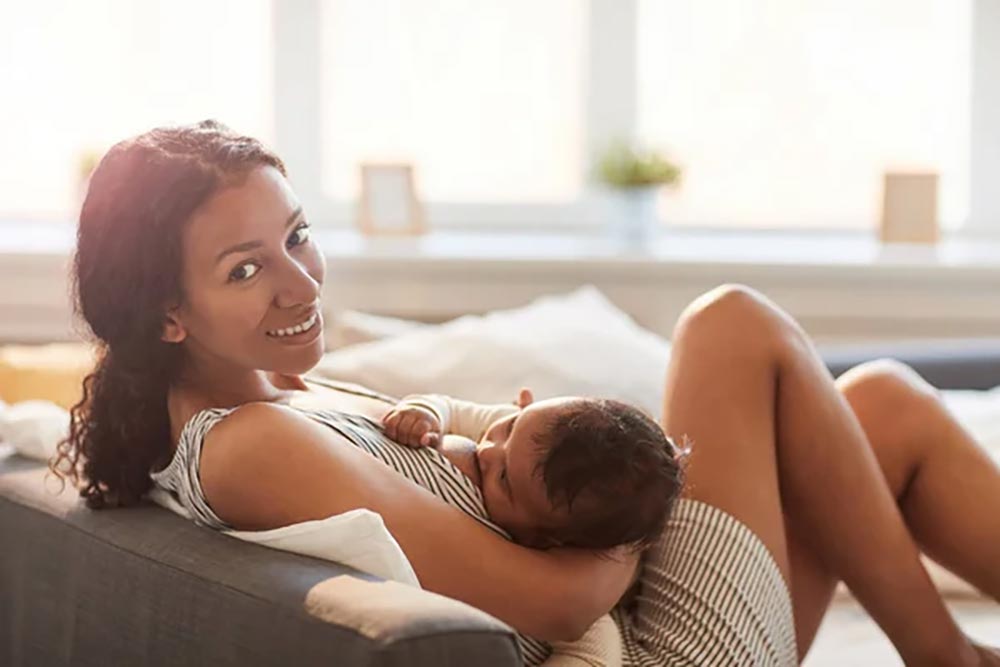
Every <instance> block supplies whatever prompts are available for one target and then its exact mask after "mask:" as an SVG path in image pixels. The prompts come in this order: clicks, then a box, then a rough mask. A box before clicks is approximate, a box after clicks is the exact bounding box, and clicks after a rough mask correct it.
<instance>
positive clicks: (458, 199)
mask: <svg viewBox="0 0 1000 667" xmlns="http://www.w3.org/2000/svg"><path fill="white" fill-rule="evenodd" d="M998 7H1000V4H998V3H997V2H996V0H879V1H878V2H874V3H873V2H868V1H866V0H766V1H764V2H753V3H747V2H743V1H742V0H545V1H543V2H539V1H537V0H476V1H475V2H468V1H467V0H420V1H419V2H414V1H411V0H296V1H294V2H292V1H284V0H88V1H87V2H77V1H74V0H39V1H38V2H16V3H15V2H9V3H2V4H0V91H2V94H3V99H4V104H3V105H2V106H0V145H2V146H3V147H4V148H5V149H6V155H5V159H4V160H3V161H0V218H15V219H30V218H55V219H67V218H71V217H73V212H74V211H75V208H76V205H77V201H78V196H79V195H78V193H77V192H76V183H77V182H78V180H79V177H78V172H79V170H80V165H81V163H82V162H83V159H82V158H83V156H85V155H86V154H87V153H88V152H95V151H96V152H100V151H103V150H104V149H106V148H107V147H108V146H109V145H110V144H111V143H112V142H113V141H116V140H118V139H121V138H123V137H124V136H127V135H129V134H132V133H136V132H139V131H142V130H145V129H148V128H149V127H152V126H154V125H157V124H162V123H170V122H190V121H193V120H197V119H200V118H206V117H215V118H218V119H220V120H222V121H224V122H226V123H228V124H229V125H231V126H233V127H234V128H236V129H237V130H240V131H243V132H246V133H248V134H252V135H255V136H258V137H260V138H262V139H263V140H265V141H266V142H268V143H271V144H273V145H274V147H275V148H276V150H277V151H278V153H279V154H281V156H282V157H283V158H284V160H285V162H286V164H288V166H289V170H290V175H291V178H292V181H293V185H294V186H295V188H296V190H297V192H298V193H299V195H300V197H301V198H302V200H303V202H304V203H305V205H306V206H307V208H309V210H310V212H311V215H312V217H313V218H314V219H315V220H318V221H323V222H333V223H341V224H343V223H349V222H350V221H351V220H352V219H353V216H354V209H353V202H354V200H355V197H356V195H357V192H358V163H359V162H364V161H386V162H399V161H406V162H411V163H413V164H414V165H415V167H416V176H417V186H418V190H419V194H420V195H421V198H422V199H423V200H424V202H425V203H426V205H427V213H428V218H429V221H430V223H431V224H432V225H433V226H440V227H446V226H456V225H457V226H476V225H479V226H493V227H509V228H518V227H521V228H523V227H531V226H556V225H559V224H563V223H566V224H568V225H570V226H593V225H597V224H600V223H601V222H602V221H603V217H604V214H605V212H606V209H603V208H601V200H600V197H599V194H600V193H599V191H598V190H597V189H595V188H594V187H592V182H591V174H592V173H593V171H592V170H593V164H594V161H595V156H596V153H597V151H599V150H601V149H602V148H603V147H605V146H607V145H609V144H610V143H611V142H612V141H614V140H615V139H618V138H622V137H638V138H639V139H641V140H642V141H643V142H645V143H648V144H651V145H654V146H658V147H662V148H664V149H666V151H667V152H668V154H669V155H670V156H671V157H672V158H674V159H675V160H676V161H677V162H678V163H680V165H681V166H682V167H683V170H684V171H683V177H682V183H681V185H680V187H679V188H677V189H675V190H673V191H671V192H670V193H669V194H667V195H665V196H664V197H663V198H662V201H661V208H662V213H663V217H664V219H665V220H666V221H667V222H668V223H669V224H671V225H678V226H685V225H687V226H709V227H718V226H729V227H733V226H735V227H742V228H759V227H768V228H781V227H784V228H788V227H795V228H800V229H802V228H812V229H820V228H826V229H829V228H835V229H855V230H868V229H871V228H873V227H874V226H875V225H876V223H877V221H878V218H879V207H880V194H881V187H882V176H883V173H884V172H886V171H893V170H907V171H909V170H921V171H923V170H932V171H935V172H938V173H939V174H940V190H939V195H940V196H939V201H940V215H941V219H942V222H943V225H944V227H945V228H950V229H957V228H963V229H967V228H971V227H977V228H979V229H983V230H985V229H992V230H994V233H997V234H1000V218H998V216H1000V195H998V194H997V192H998V190H997V188H995V187H994V186H993V184H994V183H995V182H996V180H997V176H998V175H1000V174H998V172H1000V160H998V158H997V156H998V155H1000V125H998V124H997V122H996V121H995V120H994V118H996V117H997V112H998V110H1000V76H997V69H998V68H997V66H996V65H995V63H998V62H1000V59H998V58H997V57H995V56H997V54H998V51H997V48H996V44H1000V9H998ZM970 45H971V46H970ZM12 100H13V101H14V103H11V101H12ZM967 223H968V224H967ZM973 223H975V224H973Z"/></svg>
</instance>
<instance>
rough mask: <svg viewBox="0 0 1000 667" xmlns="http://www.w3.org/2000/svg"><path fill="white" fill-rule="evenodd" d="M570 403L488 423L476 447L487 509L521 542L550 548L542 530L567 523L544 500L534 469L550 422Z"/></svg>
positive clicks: (542, 405)
mask: <svg viewBox="0 0 1000 667" xmlns="http://www.w3.org/2000/svg"><path fill="white" fill-rule="evenodd" d="M575 400H577V399H573V398H553V399H549V400H545V401H539V402H537V403H532V404H531V405H529V406H527V407H526V408H524V409H522V410H520V411H519V412H517V413H515V414H513V415H511V416H509V417H505V418H503V419H500V420H497V421H496V422H494V423H493V424H491V425H490V427H489V428H488V429H487V430H486V433H485V434H484V435H483V439H482V440H481V441H480V442H479V444H478V445H477V446H476V458H477V461H478V464H479V473H480V488H481V489H482V493H483V500H484V501H485V504H486V511H487V512H488V513H489V515H490V518H491V519H492V520H493V521H494V522H495V523H496V524H498V525H499V526H501V527H502V528H504V529H505V530H506V531H507V532H509V533H510V534H511V535H512V536H513V537H514V539H515V540H516V541H517V542H520V543H521V544H525V545H529V546H537V547H547V546H553V544H552V543H551V542H550V541H549V539H548V538H547V536H546V534H547V530H546V528H547V527H549V526H553V525H559V524H561V523H563V522H565V520H566V513H565V511H564V510H560V509H557V508H555V507H553V506H552V504H551V503H550V502H549V499H548V496H547V494H546V492H545V483H544V481H543V480H542V475H541V470H540V469H539V468H538V466H539V463H540V462H541V459H542V456H543V455H544V453H545V451H546V450H547V449H548V445H549V437H548V434H549V429H550V426H551V424H552V422H553V421H554V420H555V418H556V417H557V416H558V415H559V413H560V412H561V411H562V410H564V409H565V408H566V407H568V406H569V405H570V404H571V403H572V402H573V401H575Z"/></svg>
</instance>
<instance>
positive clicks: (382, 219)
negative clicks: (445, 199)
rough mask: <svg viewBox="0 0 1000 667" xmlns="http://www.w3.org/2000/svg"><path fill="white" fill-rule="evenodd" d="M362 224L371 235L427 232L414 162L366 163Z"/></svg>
mask: <svg viewBox="0 0 1000 667" xmlns="http://www.w3.org/2000/svg"><path fill="white" fill-rule="evenodd" d="M360 170H361V193H360V198H359V202H358V227H359V228H360V230H361V232H362V233H363V234H365V235H368V236H376V235H413V234H422V233H424V232H425V231H426V222H425V218H424V211H423V206H422V204H421V202H420V199H419V197H418V196H417V190H416V185H415V178H414V169H413V165H412V164H409V163H404V162H363V163H361V165H360Z"/></svg>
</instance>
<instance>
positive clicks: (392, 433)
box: [382, 405, 441, 447]
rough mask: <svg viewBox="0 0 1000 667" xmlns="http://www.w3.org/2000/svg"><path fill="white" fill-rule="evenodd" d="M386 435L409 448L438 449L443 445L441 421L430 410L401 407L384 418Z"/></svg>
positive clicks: (397, 407)
mask: <svg viewBox="0 0 1000 667" xmlns="http://www.w3.org/2000/svg"><path fill="white" fill-rule="evenodd" d="M382 426H383V427H384V428H385V434H386V435H387V436H389V437H390V438H392V439H393V440H395V441H396V442H398V443H399V444H401V445H406V446H407V447H437V446H438V445H439V444H440V443H441V421H440V420H439V419H438V417H437V415H435V414H434V413H433V412H431V411H430V410H426V409H424V408H418V407H416V406H412V405H399V406H396V407H395V408H393V409H392V410H390V411H389V414H387V415H386V416H385V417H383V418H382Z"/></svg>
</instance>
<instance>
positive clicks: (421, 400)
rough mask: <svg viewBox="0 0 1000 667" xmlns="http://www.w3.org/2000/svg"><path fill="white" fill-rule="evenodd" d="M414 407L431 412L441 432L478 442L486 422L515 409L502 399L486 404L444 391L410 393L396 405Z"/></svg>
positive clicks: (486, 427) (499, 417) (484, 431)
mask: <svg viewBox="0 0 1000 667" xmlns="http://www.w3.org/2000/svg"><path fill="white" fill-rule="evenodd" d="M403 407H414V408H421V409H423V410H428V411H430V412H432V413H434V414H435V415H436V416H437V418H438V420H439V421H440V422H441V434H442V435H445V434H449V433H451V434H454V435H461V436H464V437H466V438H469V439H470V440H474V441H476V442H479V441H480V440H481V439H482V437H483V434H484V433H486V429H488V428H489V426H490V424H492V423H493V422H495V421H496V420H498V419H503V418H504V417H507V416H509V415H512V414H514V413H515V412H517V411H518V410H519V408H518V407H517V406H516V405H512V404H509V403H502V404H499V405H486V404H483V403H473V402H472V401H463V400H461V399H457V398H452V397H451V396H445V395H444V394H412V395H410V396H407V397H405V398H404V399H403V400H402V401H400V403H399V404H398V405H397V406H396V408H395V409H396V410H398V409H400V408H403Z"/></svg>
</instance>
